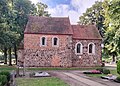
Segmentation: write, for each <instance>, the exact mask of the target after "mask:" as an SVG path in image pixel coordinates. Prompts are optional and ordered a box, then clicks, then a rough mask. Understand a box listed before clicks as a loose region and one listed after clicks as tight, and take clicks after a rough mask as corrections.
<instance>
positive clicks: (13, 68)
mask: <svg viewBox="0 0 120 86" xmlns="http://www.w3.org/2000/svg"><path fill="white" fill-rule="evenodd" d="M12 70H16V68H15V66H7V65H1V66H0V71H12Z"/></svg>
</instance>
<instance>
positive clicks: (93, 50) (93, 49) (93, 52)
mask: <svg viewBox="0 0 120 86" xmlns="http://www.w3.org/2000/svg"><path fill="white" fill-rule="evenodd" d="M90 44H92V45H93V48H92V53H89V45H90ZM88 54H89V55H95V43H93V42H90V43H89V44H88Z"/></svg>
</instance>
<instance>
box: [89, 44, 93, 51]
mask: <svg viewBox="0 0 120 86" xmlns="http://www.w3.org/2000/svg"><path fill="white" fill-rule="evenodd" d="M92 49H93V45H92V44H90V45H89V53H93V52H92Z"/></svg>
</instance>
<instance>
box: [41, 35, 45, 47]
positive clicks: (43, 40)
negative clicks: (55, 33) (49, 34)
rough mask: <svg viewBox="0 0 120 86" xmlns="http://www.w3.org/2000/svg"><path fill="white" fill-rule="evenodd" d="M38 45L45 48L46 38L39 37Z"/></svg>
mask: <svg viewBox="0 0 120 86" xmlns="http://www.w3.org/2000/svg"><path fill="white" fill-rule="evenodd" d="M40 44H41V46H46V38H45V37H41V40H40Z"/></svg>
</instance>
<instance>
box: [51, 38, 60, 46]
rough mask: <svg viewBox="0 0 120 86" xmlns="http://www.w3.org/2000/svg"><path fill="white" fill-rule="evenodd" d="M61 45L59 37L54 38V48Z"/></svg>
mask: <svg viewBox="0 0 120 86" xmlns="http://www.w3.org/2000/svg"><path fill="white" fill-rule="evenodd" d="M58 45H59V39H58V38H57V37H53V38H52V46H58Z"/></svg>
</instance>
